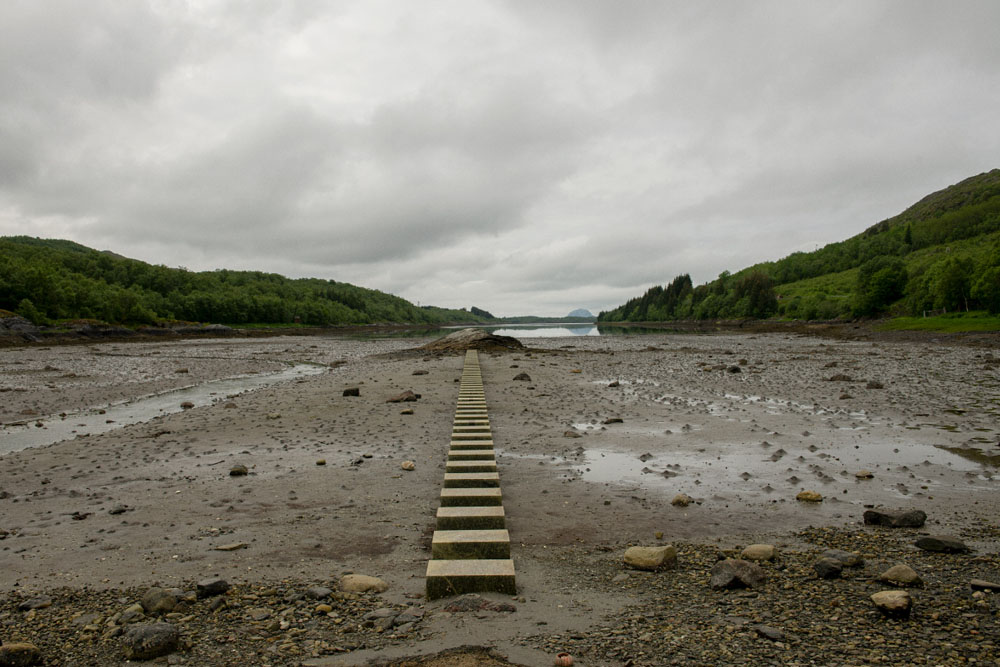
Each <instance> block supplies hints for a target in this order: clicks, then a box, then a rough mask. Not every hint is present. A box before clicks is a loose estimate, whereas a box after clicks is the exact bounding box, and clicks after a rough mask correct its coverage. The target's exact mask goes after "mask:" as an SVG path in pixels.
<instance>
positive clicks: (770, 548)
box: [740, 544, 778, 561]
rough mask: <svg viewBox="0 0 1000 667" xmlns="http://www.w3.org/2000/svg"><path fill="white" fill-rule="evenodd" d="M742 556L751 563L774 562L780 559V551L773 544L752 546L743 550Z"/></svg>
mask: <svg viewBox="0 0 1000 667" xmlns="http://www.w3.org/2000/svg"><path fill="white" fill-rule="evenodd" d="M740 556H741V557H742V558H743V559H744V560H750V561H763V560H774V559H775V558H777V557H778V550H777V549H775V548H774V545H773V544H751V545H750V546H748V547H746V548H745V549H743V552H742V553H741V554H740Z"/></svg>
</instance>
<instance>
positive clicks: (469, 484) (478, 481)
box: [444, 472, 500, 489]
mask: <svg viewBox="0 0 1000 667" xmlns="http://www.w3.org/2000/svg"><path fill="white" fill-rule="evenodd" d="M499 486H500V475H498V474H497V473H495V472H446V473H445V474H444V488H446V489H456V488H484V487H498V488H499Z"/></svg>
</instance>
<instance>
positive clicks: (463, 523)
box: [437, 505, 507, 530]
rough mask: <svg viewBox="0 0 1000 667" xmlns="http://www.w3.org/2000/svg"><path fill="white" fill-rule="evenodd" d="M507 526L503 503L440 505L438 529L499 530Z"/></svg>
mask: <svg viewBox="0 0 1000 667" xmlns="http://www.w3.org/2000/svg"><path fill="white" fill-rule="evenodd" d="M506 527H507V520H506V515H505V514H504V511H503V506H502V505H496V506H494V507H482V506H471V507H439V508H438V511H437V529H438V530H498V529H501V528H506Z"/></svg>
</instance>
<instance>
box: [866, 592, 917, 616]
mask: <svg viewBox="0 0 1000 667" xmlns="http://www.w3.org/2000/svg"><path fill="white" fill-rule="evenodd" d="M871 601H872V602H873V603H874V604H875V608H876V609H878V610H879V611H880V612H882V613H883V614H884V615H885V616H887V617H888V618H900V619H902V618H909V617H910V610H911V609H913V598H912V597H910V594H909V593H907V592H906V591H880V592H878V593H875V594H874V595H872V596H871Z"/></svg>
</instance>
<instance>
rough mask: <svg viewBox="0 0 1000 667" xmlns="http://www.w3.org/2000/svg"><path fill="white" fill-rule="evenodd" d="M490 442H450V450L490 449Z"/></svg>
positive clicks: (491, 445)
mask: <svg viewBox="0 0 1000 667" xmlns="http://www.w3.org/2000/svg"><path fill="white" fill-rule="evenodd" d="M492 448H493V441H492V440H452V441H451V449H452V451H454V450H456V449H492Z"/></svg>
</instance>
